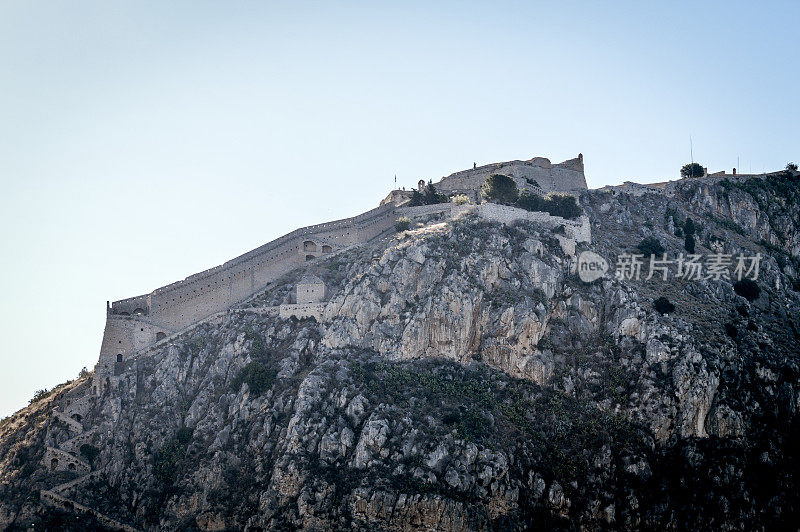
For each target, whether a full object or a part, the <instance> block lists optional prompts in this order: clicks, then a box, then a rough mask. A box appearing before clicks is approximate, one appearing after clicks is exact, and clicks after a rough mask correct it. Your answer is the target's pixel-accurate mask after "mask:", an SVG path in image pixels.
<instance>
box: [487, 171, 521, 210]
mask: <svg viewBox="0 0 800 532" xmlns="http://www.w3.org/2000/svg"><path fill="white" fill-rule="evenodd" d="M481 194H482V195H483V197H484V198H486V200H487V201H493V202H495V203H502V204H505V205H513V204H514V203H516V201H517V198H519V191H518V190H517V184H516V183H515V182H514V180H513V179H511V178H510V177H508V176H507V175H503V174H492V175H490V176H489V177H488V178H487V179H486V182H485V183H484V184H483V186H481Z"/></svg>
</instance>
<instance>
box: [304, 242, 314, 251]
mask: <svg viewBox="0 0 800 532" xmlns="http://www.w3.org/2000/svg"><path fill="white" fill-rule="evenodd" d="M316 250H317V245H316V244H315V243H314V242H312V241H311V240H306V241H305V242H303V251H316Z"/></svg>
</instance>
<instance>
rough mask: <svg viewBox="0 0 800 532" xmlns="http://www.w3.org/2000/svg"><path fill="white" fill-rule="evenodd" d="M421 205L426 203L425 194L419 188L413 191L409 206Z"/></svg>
mask: <svg viewBox="0 0 800 532" xmlns="http://www.w3.org/2000/svg"><path fill="white" fill-rule="evenodd" d="M420 205H425V196H423V195H422V194H421V193H420V192H419V190H415V191H413V192H412V193H411V201H410V202H409V204H408V206H409V207H419V206H420Z"/></svg>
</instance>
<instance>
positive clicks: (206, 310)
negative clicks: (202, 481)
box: [95, 204, 395, 391]
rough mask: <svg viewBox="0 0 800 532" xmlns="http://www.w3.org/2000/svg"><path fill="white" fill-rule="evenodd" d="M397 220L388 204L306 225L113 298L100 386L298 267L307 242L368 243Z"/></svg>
mask: <svg viewBox="0 0 800 532" xmlns="http://www.w3.org/2000/svg"><path fill="white" fill-rule="evenodd" d="M394 222H395V215H394V205H388V204H387V205H382V206H380V207H377V208H375V209H372V210H370V211H367V212H365V213H363V214H360V215H358V216H355V217H353V218H346V219H343V220H336V221H333V222H327V223H323V224H317V225H312V226H308V227H303V228H300V229H297V230H295V231H292V232H291V233H289V234H287V235H284V236H282V237H280V238H278V239H276V240H273V241H272V242H269V243H267V244H264V245H263V246H261V247H259V248H256V249H254V250H252V251H250V252H248V253H245V254H243V255H240V256H239V257H236V258H234V259H232V260H230V261H228V262H226V263H225V264H222V265H220V266H216V267H214V268H210V269H208V270H205V271H203V272H200V273H197V274H195V275H191V276H189V277H187V278H186V279H184V280H182V281H178V282H175V283H172V284H169V285H167V286H163V287H161V288H157V289H156V290H154V291H153V292H151V293H150V294H146V295H141V296H136V297H132V298H128V299H123V300H120V301H115V302H113V303H112V304H111V305H110V307H109V309H108V313H107V319H106V327H105V331H104V333H103V342H102V344H101V347H100V359H99V361H98V364H97V366H96V367H95V370H96V371H95V375H96V380H97V382H99V383H100V384H101V386H100V387H99V389H101V388H102V385H103V383H105V382H106V378H107V377H109V376H110V375H111V374H112V373H113V367H114V364H115V363H117V361H118V360H120V359H121V360H122V361H125V360H127V359H128V358H129V357H131V356H133V354H134V353H136V352H138V351H140V350H142V349H144V348H146V347H148V346H151V345H153V344H155V343H156V342H157V341H158V340H160V339H161V338H162V337H164V336H169V335H171V334H173V333H175V332H177V331H180V330H182V329H184V328H186V327H188V326H189V325H191V324H193V323H196V322H198V321H200V320H202V319H204V318H206V317H208V316H211V315H212V314H215V313H217V312H220V311H222V310H225V309H227V308H230V307H231V306H232V305H234V304H236V303H238V302H240V301H242V300H244V299H247V298H248V297H250V296H252V295H253V294H255V293H256V292H258V291H259V290H261V289H262V288H263V287H264V286H266V285H267V284H268V283H269V282H271V281H274V280H275V279H277V278H278V277H280V276H281V275H283V274H285V273H287V272H289V271H291V270H293V269H294V268H297V266H298V265H299V261H300V260H303V259H304V258H305V256H306V254H304V253H303V252H302V248H303V243H304V242H306V241H308V240H313V241H314V242H316V243H318V244H319V245H320V247H321V246H322V245H330V246H331V248H332V249H331V251H333V248H334V246H335V248H336V249H342V248H345V247H349V246H352V245H355V244H358V243H362V242H367V241H368V240H371V239H372V238H374V237H376V236H378V235H380V234H382V233H384V232H386V231H387V230H389V229H391V228H392V227H393V226H394ZM316 256H317V255H314V257H315V258H316ZM99 389H98V391H99Z"/></svg>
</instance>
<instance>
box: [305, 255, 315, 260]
mask: <svg viewBox="0 0 800 532" xmlns="http://www.w3.org/2000/svg"><path fill="white" fill-rule="evenodd" d="M310 260H314V255H306V262H308V261H310Z"/></svg>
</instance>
